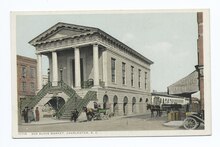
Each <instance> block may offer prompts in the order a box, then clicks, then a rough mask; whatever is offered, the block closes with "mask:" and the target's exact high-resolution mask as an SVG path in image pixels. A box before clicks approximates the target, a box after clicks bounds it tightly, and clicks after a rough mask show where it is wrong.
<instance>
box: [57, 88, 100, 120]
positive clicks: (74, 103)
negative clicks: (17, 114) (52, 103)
mask: <svg viewBox="0 0 220 147" xmlns="http://www.w3.org/2000/svg"><path fill="white" fill-rule="evenodd" d="M96 99H97V92H96V91H88V92H87V94H86V95H85V96H84V98H76V97H73V98H70V99H69V100H68V101H67V102H66V104H65V105H64V106H63V107H62V108H61V109H60V111H59V114H58V115H59V116H60V117H58V118H60V119H70V118H71V115H72V113H71V111H73V110H74V109H75V108H76V109H77V110H78V111H79V115H80V114H81V113H82V111H83V107H84V106H87V104H88V103H89V102H90V101H91V100H96Z"/></svg>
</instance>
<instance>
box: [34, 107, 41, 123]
mask: <svg viewBox="0 0 220 147" xmlns="http://www.w3.org/2000/svg"><path fill="white" fill-rule="evenodd" d="M35 116H36V121H39V120H40V112H39V110H38V107H36V109H35Z"/></svg>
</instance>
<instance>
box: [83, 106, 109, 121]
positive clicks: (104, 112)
mask: <svg viewBox="0 0 220 147" xmlns="http://www.w3.org/2000/svg"><path fill="white" fill-rule="evenodd" d="M83 110H84V112H85V113H86V116H87V120H88V121H91V120H106V119H109V109H102V108H98V109H92V108H87V107H84V108H83Z"/></svg>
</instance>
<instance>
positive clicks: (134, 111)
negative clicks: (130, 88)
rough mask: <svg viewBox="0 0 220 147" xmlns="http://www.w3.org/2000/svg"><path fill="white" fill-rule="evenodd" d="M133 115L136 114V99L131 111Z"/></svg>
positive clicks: (133, 101)
mask: <svg viewBox="0 0 220 147" xmlns="http://www.w3.org/2000/svg"><path fill="white" fill-rule="evenodd" d="M131 111H132V113H136V98H135V97H133V98H132V109H131Z"/></svg>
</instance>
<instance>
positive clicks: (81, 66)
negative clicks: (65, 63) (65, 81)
mask: <svg viewBox="0 0 220 147" xmlns="http://www.w3.org/2000/svg"><path fill="white" fill-rule="evenodd" d="M72 73H73V87H75V59H73V60H72ZM83 75H84V74H83V59H82V58H80V77H81V83H82V82H83V81H84V76H83Z"/></svg>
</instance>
